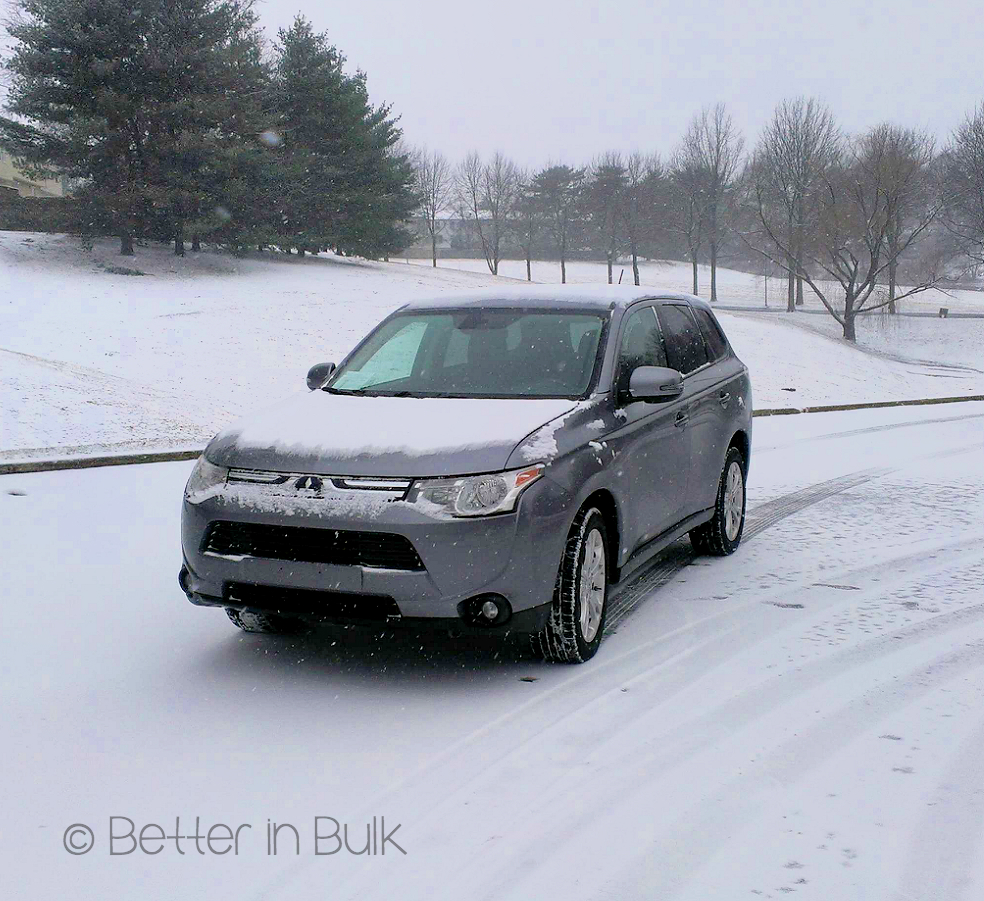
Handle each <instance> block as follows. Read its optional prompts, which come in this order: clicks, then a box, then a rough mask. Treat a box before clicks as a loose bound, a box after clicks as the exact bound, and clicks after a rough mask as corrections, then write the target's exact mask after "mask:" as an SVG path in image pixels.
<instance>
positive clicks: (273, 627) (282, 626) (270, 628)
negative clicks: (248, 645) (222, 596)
mask: <svg viewBox="0 0 984 901" xmlns="http://www.w3.org/2000/svg"><path fill="white" fill-rule="evenodd" d="M226 613H227V614H228V615H229V619H231V620H232V621H233V623H235V624H236V625H237V626H239V628H240V629H242V630H243V631H244V632H262V633H266V634H272V635H293V634H294V633H296V632H303V631H304V630H305V626H304V624H303V623H302V622H301V621H300V620H297V619H291V618H290V617H289V616H276V615H275V614H272V613H250V612H249V611H247V610H236V609H234V608H233V607H226Z"/></svg>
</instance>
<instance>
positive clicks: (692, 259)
mask: <svg viewBox="0 0 984 901" xmlns="http://www.w3.org/2000/svg"><path fill="white" fill-rule="evenodd" d="M690 265H691V266H693V268H694V291H693V293H694V294H695V295H696V294H697V252H696V251H691V252H690Z"/></svg>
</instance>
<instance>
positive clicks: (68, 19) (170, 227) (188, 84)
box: [0, 0, 263, 254]
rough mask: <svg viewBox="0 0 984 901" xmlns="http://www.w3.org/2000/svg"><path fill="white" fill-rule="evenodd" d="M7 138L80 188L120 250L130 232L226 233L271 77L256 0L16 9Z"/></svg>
mask: <svg viewBox="0 0 984 901" xmlns="http://www.w3.org/2000/svg"><path fill="white" fill-rule="evenodd" d="M18 7H19V10H20V12H21V18H20V20H19V21H18V22H17V23H16V24H14V25H12V26H11V27H10V33H11V35H12V37H13V38H14V39H15V40H16V42H17V44H16V47H15V49H14V52H13V55H12V56H11V58H10V59H9V60H8V61H7V67H8V69H9V70H10V71H11V72H12V73H13V84H12V89H11V93H10V98H9V104H8V106H9V110H10V111H11V112H12V113H13V114H14V115H15V117H16V118H3V117H0V140H3V142H4V143H5V144H6V145H7V146H8V147H9V148H10V149H11V150H12V151H13V153H14V154H15V155H16V156H18V157H19V158H20V159H22V160H23V161H24V162H25V163H27V164H28V165H29V166H31V167H32V168H33V169H35V170H36V171H39V172H46V173H58V174H61V175H66V176H68V177H70V178H73V179H77V180H79V182H80V184H81V188H80V194H81V196H82V199H83V204H84V206H85V207H86V208H90V209H95V210H96V211H97V212H98V215H100V216H103V217H105V218H107V219H108V220H109V221H110V222H111V223H112V225H113V227H114V228H115V230H116V233H117V234H119V236H120V240H121V252H122V253H129V254H132V253H133V236H134V235H135V234H137V233H141V232H143V233H146V232H148V231H149V232H151V233H153V234H155V235H158V236H166V237H168V238H171V237H173V238H175V249H176V251H177V252H183V236H184V233H185V230H186V226H190V227H191V228H192V229H193V230H194V231H196V232H201V231H209V230H212V229H217V228H219V227H221V226H222V225H223V224H226V223H227V222H228V219H227V218H226V217H223V216H222V215H217V214H216V213H215V209H216V207H221V199H222V198H223V197H224V195H225V193H226V192H225V189H226V186H227V182H228V181H229V178H230V177H231V172H232V169H233V168H234V167H233V166H232V165H231V163H232V162H233V161H234V159H235V150H236V149H237V148H240V149H241V148H244V146H245V141H246V136H247V135H249V134H250V133H251V132H253V133H255V130H256V125H257V121H258V119H257V116H258V114H259V111H260V106H259V101H260V98H261V87H262V79H263V66H262V64H261V60H260V49H259V37H258V33H257V31H256V28H255V16H254V14H253V13H252V10H251V0H127V2H123V0H99V2H98V3H97V2H80V0H19V3H18Z"/></svg>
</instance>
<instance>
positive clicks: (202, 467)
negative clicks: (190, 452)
mask: <svg viewBox="0 0 984 901" xmlns="http://www.w3.org/2000/svg"><path fill="white" fill-rule="evenodd" d="M228 474H229V470H228V469H227V468H226V467H225V466H216V465H215V464H214V463H209V462H208V460H206V459H205V457H204V456H201V457H199V458H198V462H197V463H195V468H194V469H193V470H192V471H191V476H190V477H189V478H188V484H187V485H185V499H186V500H187V501H188V503H190V504H200V503H201V502H202V501H203V500H205V499H206V498H208V497H211V495H212V494H213V493H214V490H215V489H216V488H221V487H222V486H223V485H225V481H226V476H227V475H228Z"/></svg>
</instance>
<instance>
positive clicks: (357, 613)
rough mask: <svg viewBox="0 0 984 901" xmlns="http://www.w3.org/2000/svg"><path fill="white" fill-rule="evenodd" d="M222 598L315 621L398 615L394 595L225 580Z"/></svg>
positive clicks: (365, 619) (378, 619)
mask: <svg viewBox="0 0 984 901" xmlns="http://www.w3.org/2000/svg"><path fill="white" fill-rule="evenodd" d="M224 599H225V600H226V601H227V602H228V603H229V605H230V606H236V607H247V608H249V609H250V610H257V611H261V612H264V613H280V614H284V615H287V616H299V617H302V618H303V619H306V620H314V621H318V622H386V621H387V620H389V619H391V618H393V617H399V616H400V608H399V606H397V603H396V601H395V600H393V598H391V597H387V596H385V595H376V594H343V593H341V592H337V591H311V590H309V589H306V588H277V587H275V586H272V585H248V584H245V583H241V582H228V583H226V586H225V598H224Z"/></svg>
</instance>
